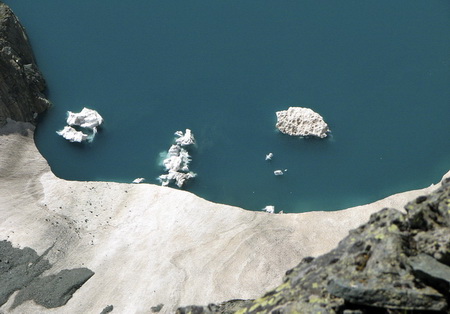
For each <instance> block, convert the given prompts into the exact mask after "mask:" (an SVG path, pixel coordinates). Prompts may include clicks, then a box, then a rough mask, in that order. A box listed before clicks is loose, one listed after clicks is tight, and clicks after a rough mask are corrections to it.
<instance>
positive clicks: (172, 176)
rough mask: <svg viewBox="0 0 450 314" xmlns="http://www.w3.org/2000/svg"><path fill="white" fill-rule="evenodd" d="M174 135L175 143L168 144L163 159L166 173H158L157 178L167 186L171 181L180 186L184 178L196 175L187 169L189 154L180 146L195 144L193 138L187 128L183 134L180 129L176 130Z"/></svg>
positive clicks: (189, 159) (189, 160)
mask: <svg viewBox="0 0 450 314" xmlns="http://www.w3.org/2000/svg"><path fill="white" fill-rule="evenodd" d="M175 135H176V136H177V137H178V138H176V139H175V143H176V144H173V145H172V146H170V148H169V150H168V151H167V153H166V158H165V159H164V160H163V165H164V167H165V169H166V171H168V173H167V174H162V175H160V176H159V177H158V180H159V181H160V182H161V185H162V186H168V185H169V184H170V183H171V182H175V184H176V185H177V186H178V187H180V188H181V187H182V186H183V184H184V182H185V181H186V180H188V179H191V178H194V177H195V176H196V175H197V174H196V173H194V172H192V171H189V163H190V162H191V156H190V155H189V153H188V151H187V150H186V149H185V148H183V147H182V146H188V145H193V144H195V139H194V135H193V134H192V132H191V130H189V129H186V131H185V133H184V134H183V132H182V131H177V132H175Z"/></svg>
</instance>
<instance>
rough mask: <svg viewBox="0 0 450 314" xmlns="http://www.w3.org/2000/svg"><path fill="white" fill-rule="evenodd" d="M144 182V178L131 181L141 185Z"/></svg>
mask: <svg viewBox="0 0 450 314" xmlns="http://www.w3.org/2000/svg"><path fill="white" fill-rule="evenodd" d="M144 180H145V178H136V179H134V180H133V183H141V182H143V181H144Z"/></svg>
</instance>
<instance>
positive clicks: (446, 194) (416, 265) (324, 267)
mask: <svg viewBox="0 0 450 314" xmlns="http://www.w3.org/2000/svg"><path fill="white" fill-rule="evenodd" d="M405 209H406V214H405V213H402V212H400V211H398V210H396V209H392V208H385V209H383V210H381V211H380V212H377V213H375V214H373V215H372V216H371V217H370V220H369V222H367V223H366V224H363V225H362V226H360V227H359V228H357V229H354V230H352V231H350V234H349V235H348V236H347V237H346V238H344V239H343V240H342V241H341V242H339V245H338V246H337V248H335V249H334V250H332V251H331V252H329V253H327V254H324V255H322V256H319V257H317V258H313V257H307V258H304V259H303V260H302V262H301V263H300V264H299V265H298V266H297V267H295V268H293V269H291V270H289V271H288V272H287V273H286V276H285V277H284V279H283V283H282V284H281V285H280V286H278V287H277V288H275V289H273V290H271V291H269V292H267V293H266V294H265V295H264V296H262V297H261V298H258V299H256V300H254V301H251V300H249V301H246V302H247V303H241V305H242V306H240V307H237V308H236V307H235V308H233V310H234V311H238V313H345V311H346V310H347V311H356V310H358V311H357V313H366V312H368V311H373V312H374V313H375V312H376V313H387V312H386V311H388V310H401V311H439V312H444V311H445V313H447V310H448V308H449V304H448V300H449V299H450V290H449V287H450V179H446V180H445V181H444V182H443V184H442V187H441V188H440V189H438V190H436V191H435V192H433V193H431V194H430V195H427V196H420V197H418V198H417V199H415V200H414V201H412V202H410V203H408V204H407V205H406V206H405ZM231 303H233V304H235V303H236V301H235V300H233V301H231ZM226 305H227V302H225V303H223V304H219V305H215V306H212V305H210V306H208V307H186V308H180V309H178V312H179V313H194V312H195V313H228V311H227V310H226ZM351 313H356V312H351ZM371 313H372V312H371ZM389 313H391V312H389Z"/></svg>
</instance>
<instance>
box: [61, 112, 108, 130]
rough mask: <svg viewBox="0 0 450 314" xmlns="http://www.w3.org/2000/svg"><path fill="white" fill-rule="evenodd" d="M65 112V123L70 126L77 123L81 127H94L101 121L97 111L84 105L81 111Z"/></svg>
mask: <svg viewBox="0 0 450 314" xmlns="http://www.w3.org/2000/svg"><path fill="white" fill-rule="evenodd" d="M67 114H68V117H67V124H68V125H70V126H74V125H77V126H80V127H82V128H88V129H94V128H96V127H98V126H99V125H100V124H102V123H103V118H102V116H100V114H99V113H98V112H97V111H95V110H92V109H88V108H86V107H85V108H83V110H81V112H78V113H75V112H72V111H68V112H67Z"/></svg>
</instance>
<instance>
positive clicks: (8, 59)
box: [0, 2, 50, 127]
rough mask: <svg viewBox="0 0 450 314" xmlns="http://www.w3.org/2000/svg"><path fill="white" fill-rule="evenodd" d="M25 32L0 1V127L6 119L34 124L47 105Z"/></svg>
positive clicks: (42, 81) (42, 80) (48, 104)
mask: <svg viewBox="0 0 450 314" xmlns="http://www.w3.org/2000/svg"><path fill="white" fill-rule="evenodd" d="M44 89H45V81H44V78H43V77H42V75H41V73H40V71H39V70H38V68H37V66H36V61H35V59H34V56H33V52H32V50H31V47H30V44H29V42H28V40H27V35H26V33H25V30H24V29H23V27H22V26H21V25H20V23H19V21H18V19H17V17H16V16H15V15H14V14H13V12H12V11H11V9H10V8H9V7H8V6H6V5H5V4H3V3H1V2H0V127H1V126H3V125H5V124H6V119H7V118H10V119H12V120H15V121H23V122H34V121H35V119H36V117H37V114H39V113H41V112H43V111H45V110H46V109H47V108H48V107H49V106H50V102H49V101H48V100H47V99H46V97H45V95H44V94H43V91H44Z"/></svg>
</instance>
